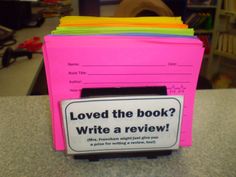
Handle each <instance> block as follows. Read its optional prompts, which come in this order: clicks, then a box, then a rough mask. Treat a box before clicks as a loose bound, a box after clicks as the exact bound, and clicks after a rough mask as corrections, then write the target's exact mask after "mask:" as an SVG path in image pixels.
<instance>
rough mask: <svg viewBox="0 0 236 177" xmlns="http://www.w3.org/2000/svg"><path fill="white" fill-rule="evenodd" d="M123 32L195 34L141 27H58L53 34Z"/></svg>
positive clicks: (184, 29)
mask: <svg viewBox="0 0 236 177" xmlns="http://www.w3.org/2000/svg"><path fill="white" fill-rule="evenodd" d="M122 33H147V34H172V35H182V36H193V35H194V31H193V29H187V28H144V27H142V28H140V27H57V28H56V30H54V31H52V34H61V35H94V34H122Z"/></svg>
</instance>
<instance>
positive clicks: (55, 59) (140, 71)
mask: <svg viewBox="0 0 236 177" xmlns="http://www.w3.org/2000/svg"><path fill="white" fill-rule="evenodd" d="M203 52H204V49H203V47H202V43H201V42H200V41H199V40H198V39H196V38H186V37H157V36H155V37H152V36H149V37H142V36H140V37H137V36H135V37H132V36H46V37H45V44H44V60H45V67H46V73H47V81H48V88H49V96H50V106H51V112H52V127H53V142H54V148H55V149H56V150H64V149H65V144H64V137H63V136H64V135H63V129H62V117H61V112H60V102H61V101H62V100H64V99H70V98H80V96H81V95H80V94H81V89H82V88H101V87H139V86H166V87H167V91H168V95H183V96H184V114H183V119H182V128H181V139H180V145H181V146H191V143H192V115H193V106H194V96H195V90H196V84H197V80H198V75H199V70H200V66H201V62H202V58H203Z"/></svg>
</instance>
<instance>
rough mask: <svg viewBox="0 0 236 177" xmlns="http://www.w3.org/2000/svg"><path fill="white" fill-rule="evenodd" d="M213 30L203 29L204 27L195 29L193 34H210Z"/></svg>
mask: <svg viewBox="0 0 236 177" xmlns="http://www.w3.org/2000/svg"><path fill="white" fill-rule="evenodd" d="M212 33H213V30H212V29H211V30H205V29H196V30H194V34H212Z"/></svg>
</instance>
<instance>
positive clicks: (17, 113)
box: [0, 89, 236, 177]
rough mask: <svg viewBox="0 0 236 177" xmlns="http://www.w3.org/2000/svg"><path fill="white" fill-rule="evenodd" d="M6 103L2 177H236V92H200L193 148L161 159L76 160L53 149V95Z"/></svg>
mask: <svg viewBox="0 0 236 177" xmlns="http://www.w3.org/2000/svg"><path fill="white" fill-rule="evenodd" d="M0 102H1V104H0V120H1V123H0V146H1V148H0V149H1V151H0V159H1V160H0V176H4V177H9V176H12V177H13V176H14V177H18V176H20V177H21V176H24V177H28V176H29V177H33V176H50V177H53V176H57V177H82V176H101V177H105V176H114V177H116V176H117V177H121V176H128V177H130V176H135V177H145V176H147V177H153V176H160V177H185V176H186V177H235V176H236V138H235V135H236V107H235V104H236V89H229V90H205V91H197V94H196V100H195V111H194V123H193V146H192V147H190V148H180V149H179V150H177V151H175V152H173V153H172V155H170V156H165V157H158V158H156V159H146V158H118V159H104V160H100V161H98V162H89V161H87V160H74V159H72V158H71V157H68V156H65V155H64V153H63V152H55V151H54V150H53V148H52V135H51V120H50V119H51V118H50V110H49V99H48V96H19V97H0Z"/></svg>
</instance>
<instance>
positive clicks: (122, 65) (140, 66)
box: [82, 65, 166, 67]
mask: <svg viewBox="0 0 236 177" xmlns="http://www.w3.org/2000/svg"><path fill="white" fill-rule="evenodd" d="M82 66H83V67H165V66H166V65H82Z"/></svg>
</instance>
